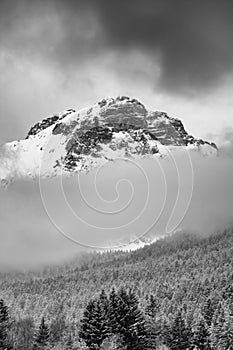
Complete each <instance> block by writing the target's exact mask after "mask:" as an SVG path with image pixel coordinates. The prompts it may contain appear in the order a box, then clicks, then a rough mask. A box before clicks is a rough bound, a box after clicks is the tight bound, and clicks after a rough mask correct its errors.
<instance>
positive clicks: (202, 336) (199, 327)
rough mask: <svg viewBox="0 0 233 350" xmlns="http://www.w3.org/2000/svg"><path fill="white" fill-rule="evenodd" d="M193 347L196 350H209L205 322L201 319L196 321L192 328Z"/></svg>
mask: <svg viewBox="0 0 233 350" xmlns="http://www.w3.org/2000/svg"><path fill="white" fill-rule="evenodd" d="M193 345H194V347H196V349H198V350H208V349H210V341H209V332H208V328H207V325H206V323H205V320H204V319H203V318H202V317H201V318H199V319H198V320H197V322H196V325H195V327H194V332H193Z"/></svg>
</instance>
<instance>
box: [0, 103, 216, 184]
mask: <svg viewBox="0 0 233 350" xmlns="http://www.w3.org/2000/svg"><path fill="white" fill-rule="evenodd" d="M180 148H183V149H189V150H197V151H200V152H201V153H202V154H216V153H217V147H216V145H215V144H214V143H209V142H207V141H203V140H201V139H197V138H195V137H193V136H191V135H189V134H188V133H187V131H186V130H185V128H184V126H183V124H182V122H181V121H180V120H179V119H176V118H171V117H169V116H168V115H167V114H166V113H165V112H158V111H155V112H154V111H150V110H148V109H146V107H145V106H144V105H143V104H142V103H140V102H139V101H138V100H136V99H131V98H129V97H126V96H120V97H117V98H108V99H103V100H101V101H100V102H98V103H96V104H95V105H94V106H93V107H91V108H85V109H82V110H79V111H75V110H74V109H68V110H66V111H64V112H62V113H58V114H55V115H53V116H50V117H48V118H45V119H43V120H42V121H40V122H38V123H37V124H35V125H34V126H33V127H32V128H31V129H30V130H29V132H28V134H27V136H26V138H25V139H24V140H20V141H13V142H9V143H6V144H5V145H3V146H2V147H1V149H0V154H1V158H0V180H1V182H2V183H3V184H4V183H7V182H8V181H9V180H11V179H13V178H14V177H15V176H28V177H35V176H39V175H41V176H48V177H50V176H54V175H57V174H59V173H61V171H62V172H63V173H64V172H65V173H67V174H69V173H71V172H77V171H83V170H84V171H88V170H90V169H91V168H92V167H95V166H97V165H100V164H102V163H103V162H106V161H108V160H114V159H118V158H136V157H148V156H157V157H161V156H166V155H167V154H168V152H170V151H171V150H175V149H180Z"/></svg>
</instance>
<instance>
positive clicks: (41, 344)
mask: <svg viewBox="0 0 233 350" xmlns="http://www.w3.org/2000/svg"><path fill="white" fill-rule="evenodd" d="M48 345H49V327H48V326H47V325H46V323H45V319H44V317H42V320H41V324H40V326H39V329H38V331H37V332H36V334H35V337H34V345H33V349H35V350H37V349H38V350H42V349H43V350H44V349H47V348H48Z"/></svg>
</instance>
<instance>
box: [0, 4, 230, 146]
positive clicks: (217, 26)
mask: <svg viewBox="0 0 233 350" xmlns="http://www.w3.org/2000/svg"><path fill="white" fill-rule="evenodd" d="M232 18H233V2H232V1H231V0H195V1H193V0H144V1H141V0H118V1H117V0H73V1H72V0H66V1H64V0H47V1H46V0H33V1H32V0H17V1H15V0H1V1H0V89H1V95H0V143H3V142H5V141H8V140H13V139H19V138H23V137H24V136H25V134H26V133H27V131H28V129H29V128H30V126H31V125H32V124H33V123H35V122H37V121H38V120H39V119H41V118H43V117H45V116H47V115H50V114H52V113H55V112H58V111H60V110H63V109H67V108H75V109H79V108H83V107H86V106H88V105H91V104H93V103H95V102H96V101H98V100H99V99H101V98H103V97H108V96H109V97H110V96H116V95H119V94H122V95H123V94H124V95H125V94H127V95H129V96H132V97H136V98H138V99H139V100H141V101H142V102H143V103H144V104H145V105H146V106H147V107H149V108H151V109H155V110H163V111H166V112H168V113H169V115H171V116H173V117H179V118H181V119H182V121H183V122H184V124H185V126H186V128H187V130H188V131H189V132H190V133H192V134H194V135H195V136H197V137H208V138H210V139H214V140H215V141H218V136H217V135H218V134H220V133H222V131H223V130H224V129H226V128H228V127H230V126H233V99H232V95H233V74H232V72H233V45H232V38H233V21H232Z"/></svg>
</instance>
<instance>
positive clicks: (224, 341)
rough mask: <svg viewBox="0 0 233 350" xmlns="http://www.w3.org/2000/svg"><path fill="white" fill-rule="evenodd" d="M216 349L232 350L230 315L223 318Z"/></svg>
mask: <svg viewBox="0 0 233 350" xmlns="http://www.w3.org/2000/svg"><path fill="white" fill-rule="evenodd" d="M218 349H219V350H226V349H227V350H233V317H232V316H231V315H230V314H227V315H226V316H225V322H224V324H223V326H222V328H221V334H219V340H218Z"/></svg>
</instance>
